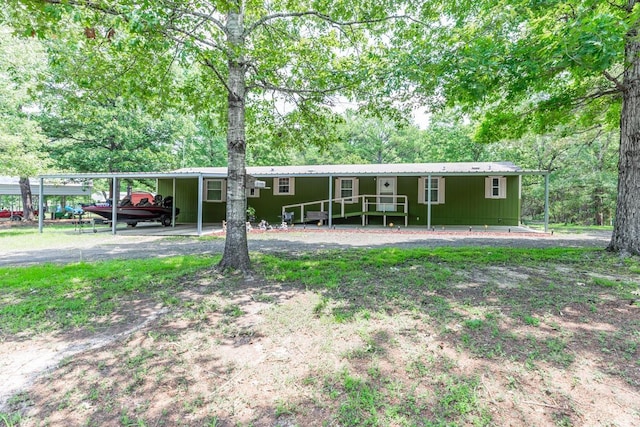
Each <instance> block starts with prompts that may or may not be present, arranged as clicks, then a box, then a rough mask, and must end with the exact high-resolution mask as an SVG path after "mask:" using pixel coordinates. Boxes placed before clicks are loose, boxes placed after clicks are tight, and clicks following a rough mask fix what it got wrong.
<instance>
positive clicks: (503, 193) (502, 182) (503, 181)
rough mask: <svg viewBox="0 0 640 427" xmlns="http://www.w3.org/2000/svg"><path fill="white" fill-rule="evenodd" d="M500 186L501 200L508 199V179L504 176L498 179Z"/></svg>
mask: <svg viewBox="0 0 640 427" xmlns="http://www.w3.org/2000/svg"><path fill="white" fill-rule="evenodd" d="M498 184H499V186H500V187H499V190H498V194H499V197H500V198H501V199H506V198H507V178H506V177H504V176H503V177H501V178H498Z"/></svg>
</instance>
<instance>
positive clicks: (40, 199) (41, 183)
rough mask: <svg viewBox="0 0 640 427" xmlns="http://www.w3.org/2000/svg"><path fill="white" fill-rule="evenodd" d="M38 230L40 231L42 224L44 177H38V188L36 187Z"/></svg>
mask: <svg viewBox="0 0 640 427" xmlns="http://www.w3.org/2000/svg"><path fill="white" fill-rule="evenodd" d="M38 192H39V195H40V196H39V197H38V232H40V233H42V228H43V225H44V203H43V200H44V178H40V188H39V189H38Z"/></svg>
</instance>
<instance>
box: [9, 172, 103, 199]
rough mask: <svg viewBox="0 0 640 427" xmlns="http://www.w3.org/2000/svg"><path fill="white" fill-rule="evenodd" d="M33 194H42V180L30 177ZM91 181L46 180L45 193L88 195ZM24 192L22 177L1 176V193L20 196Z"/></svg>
mask: <svg viewBox="0 0 640 427" xmlns="http://www.w3.org/2000/svg"><path fill="white" fill-rule="evenodd" d="M29 183H30V184H31V194H33V195H34V196H38V195H39V194H40V181H39V180H37V179H30V180H29ZM91 191H92V184H91V183H77V182H45V183H44V194H46V195H47V196H88V195H90V194H91ZM21 194H22V192H21V190H20V178H17V177H8V176H0V195H5V196H19V195H21Z"/></svg>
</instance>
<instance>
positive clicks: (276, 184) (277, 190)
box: [273, 178, 295, 195]
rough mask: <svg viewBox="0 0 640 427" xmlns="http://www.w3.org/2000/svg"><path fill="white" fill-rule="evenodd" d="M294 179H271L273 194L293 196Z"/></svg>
mask: <svg viewBox="0 0 640 427" xmlns="http://www.w3.org/2000/svg"><path fill="white" fill-rule="evenodd" d="M294 184H295V179H294V178H273V194H276V195H278V194H280V195H293V194H295V192H294V190H295V188H294V187H295V186H294Z"/></svg>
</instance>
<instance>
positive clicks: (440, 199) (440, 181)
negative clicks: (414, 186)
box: [418, 176, 444, 205]
mask: <svg viewBox="0 0 640 427" xmlns="http://www.w3.org/2000/svg"><path fill="white" fill-rule="evenodd" d="M428 201H429V178H428V177H421V178H420V179H419V180H418V203H423V204H427V202H428ZM431 204H432V205H441V204H444V178H443V177H441V176H432V177H431Z"/></svg>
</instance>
